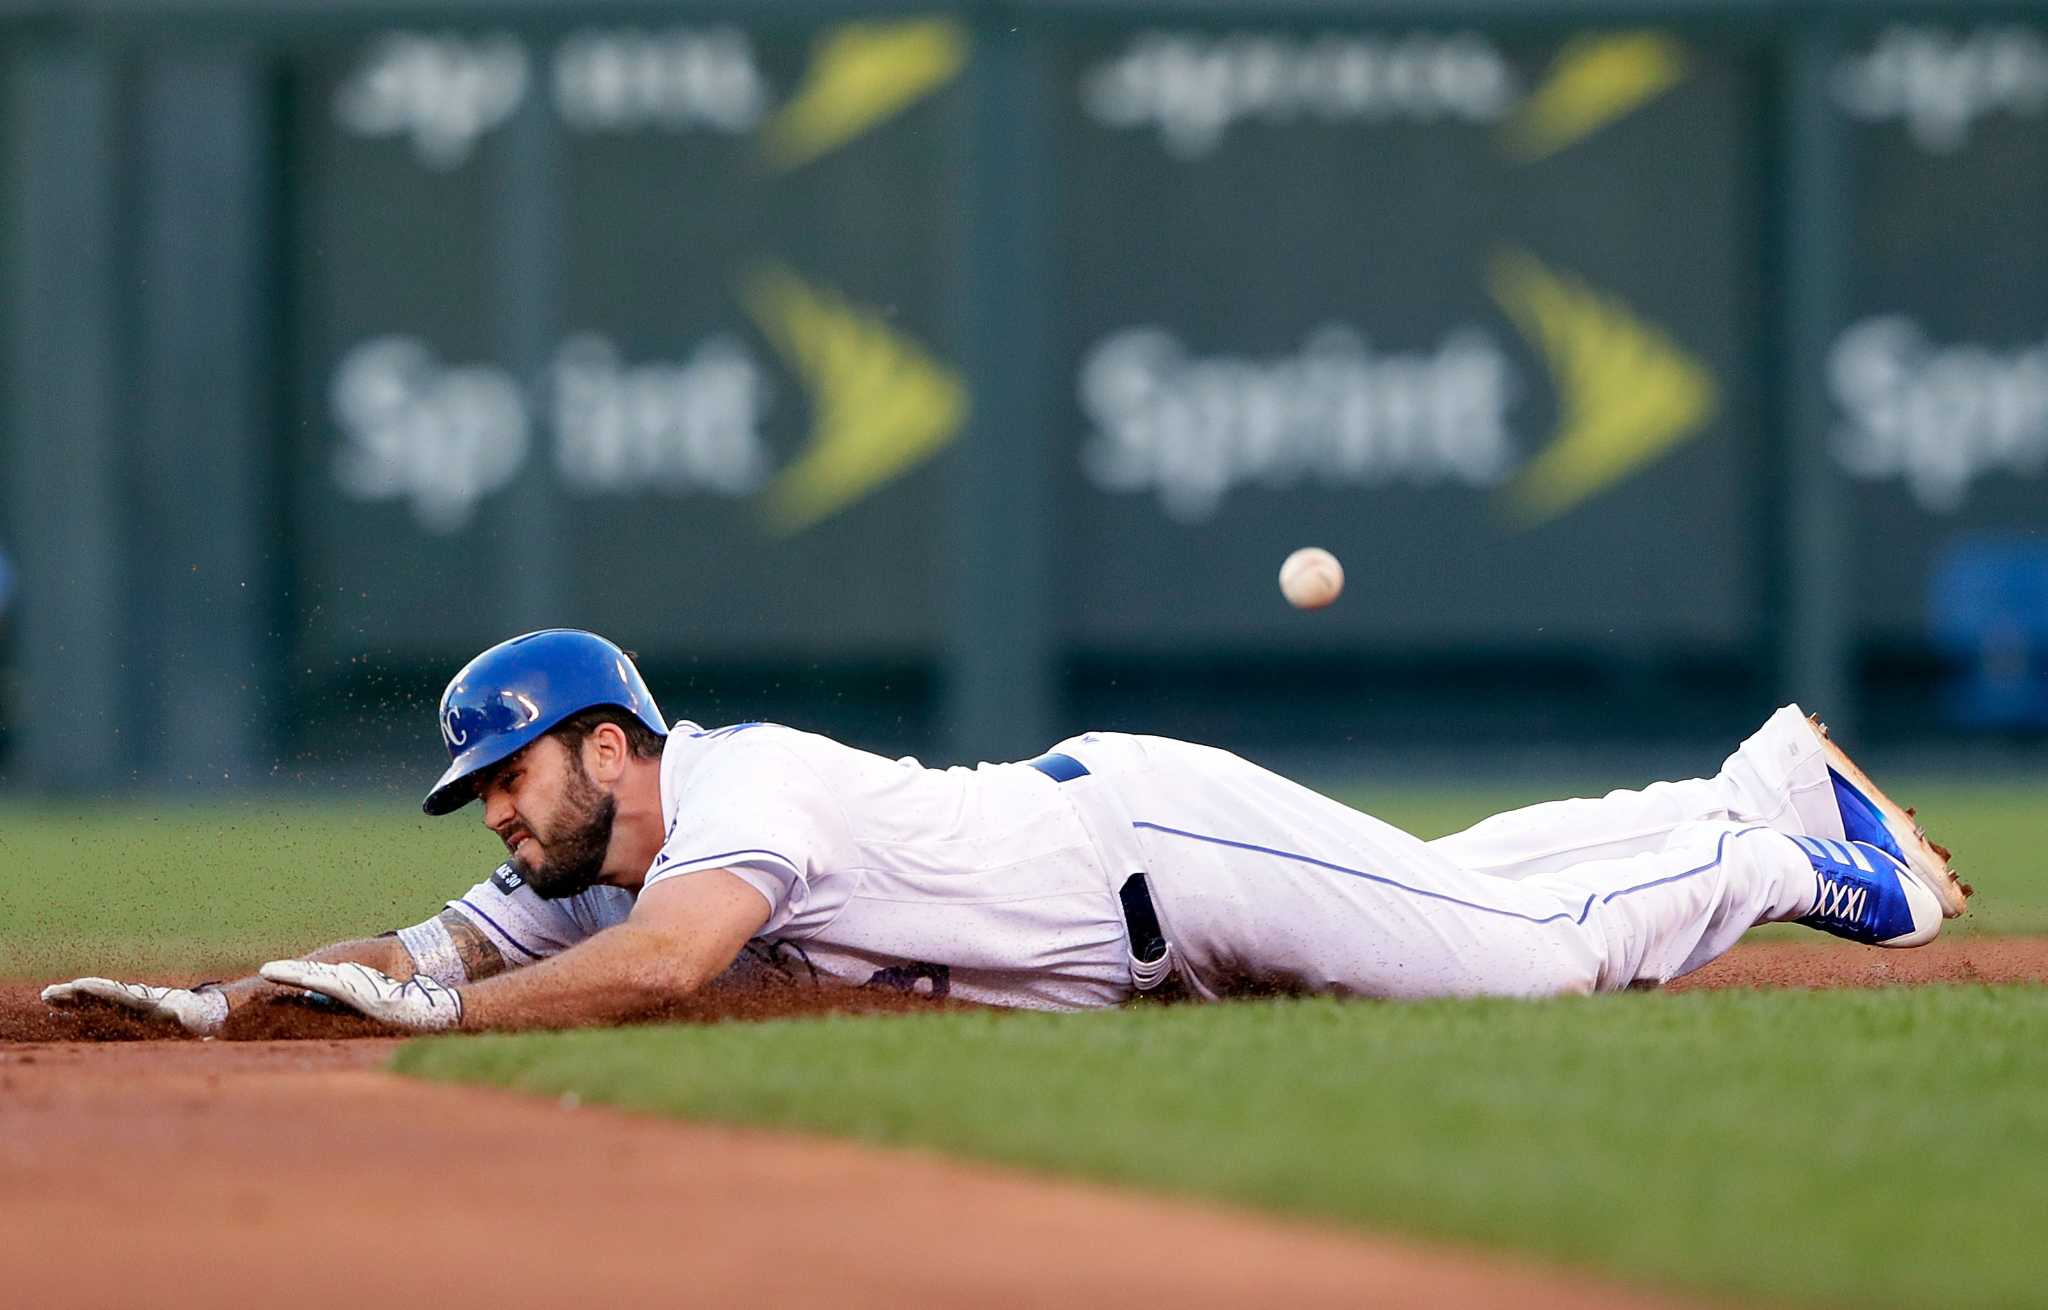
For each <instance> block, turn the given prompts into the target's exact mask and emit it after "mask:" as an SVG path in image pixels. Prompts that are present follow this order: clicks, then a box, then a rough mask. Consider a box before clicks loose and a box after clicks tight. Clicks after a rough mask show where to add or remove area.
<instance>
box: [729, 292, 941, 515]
mask: <svg viewBox="0 0 2048 1310" xmlns="http://www.w3.org/2000/svg"><path fill="white" fill-rule="evenodd" d="M743 295H744V298H745V300H746V303H747V309H748V312H750V313H751V314H752V315H753V317H754V321H755V322H756V323H758V324H760V326H761V330H762V332H764V333H766V334H767V336H768V338H769V340H770V341H772V342H773V343H774V344H775V348H776V349H777V350H778V351H779V352H781V354H782V356H783V357H784V358H785V359H786V360H787V361H788V362H789V365H790V367H791V368H792V369H793V370H794V371H795V372H796V374H797V376H798V378H799V379H801V381H802V382H803V385H804V389H805V390H806V391H807V392H809V394H810V399H811V433H810V438H809V440H808V441H807V442H806V444H805V447H804V450H803V453H802V454H801V455H799V456H798V457H797V459H796V460H795V461H794V462H793V463H791V464H790V465H788V466H787V467H786V468H784V469H783V470H782V472H781V473H779V474H777V475H776V478H775V481H774V482H773V483H771V484H770V485H769V487H768V490H767V493H766V501H765V510H766V513H767V516H768V521H769V525H770V526H771V527H772V528H773V529H774V530H775V531H777V532H781V533H795V532H801V531H803V530H804V529H805V528H808V527H810V526H812V525H813V524H815V523H818V522H819V521H821V520H823V519H826V518H829V517H831V516H832V515H834V514H836V513H838V512H839V511H840V510H842V509H844V508H846V507H847V506H848V505H851V504H852V503H854V502H855V501H857V500H859V499H861V498H862V497H864V496H866V495H869V494H870V493H872V492H873V491H875V490H876V489H877V488H879V487H881V486H882V485H883V484H885V483H887V482H890V481H892V480H893V479H896V478H899V477H902V476H903V475H904V474H905V473H908V472H909V471H910V470H911V469H913V468H916V467H917V466H918V465H919V464H922V463H924V462H925V461H926V460H928V459H930V458H931V457H932V456H934V455H936V454H938V453H939V451H941V450H943V449H945V447H946V446H947V445H948V444H949V443H950V442H952V440H953V439H954V438H955V437H957V436H958V435H959V434H960V429H961V426H962V425H963V424H964V423H965V422H966V421H967V410H968V397H967V387H966V385H965V384H964V383H963V382H962V381H961V380H960V377H959V375H958V374H957V373H955V372H953V371H952V370H951V369H949V368H947V367H946V366H945V365H943V364H941V363H939V362H938V361H937V360H935V359H933V358H932V357H931V356H930V355H928V354H926V353H925V352H924V351H923V350H922V349H921V348H919V347H918V346H917V345H916V344H915V343H913V342H911V341H910V340H908V339H907V338H905V337H903V336H900V335H898V334H897V333H896V332H894V331H893V330H891V329H890V327H889V326H888V324H887V323H885V322H883V321H882V319H881V317H880V316H879V315H877V314H874V313H871V312H869V311H866V310H863V309H860V308H857V307H856V306H854V305H852V304H850V303H848V302H847V301H846V300H844V299H842V298H841V297H839V296H837V295H835V294H833V293H832V292H830V291H826V290H822V289H814V288H812V287H809V286H806V285H805V284H804V283H803V282H802V281H801V280H800V279H799V278H797V276H796V275H795V274H793V273H791V272H789V271H788V270H787V269H782V268H775V267H767V268H763V269H760V270H759V271H757V272H755V273H754V274H753V275H752V276H751V277H749V278H748V279H747V282H746V285H745V287H744V288H743Z"/></svg>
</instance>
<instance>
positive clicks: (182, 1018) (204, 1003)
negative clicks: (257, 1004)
mask: <svg viewBox="0 0 2048 1310" xmlns="http://www.w3.org/2000/svg"><path fill="white" fill-rule="evenodd" d="M43 1000H44V1001H46V1002H48V1003H49V1004H51V1005H75V1004H77V1003H78V1002H80V1001H104V1002H106V1003H107V1004H109V1005H115V1006H119V1007H120V1008H121V1009H124V1010H133V1011H135V1012H136V1013H137V1014H140V1015H143V1016H144V1017H146V1018H150V1019H171V1020H175V1021H176V1022H177V1024H178V1026H179V1027H181V1028H183V1029H184V1030H185V1031H186V1032H188V1033H193V1034H195V1035H197V1036H200V1037H211V1036H213V1035H214V1034H215V1033H217V1032H219V1031H220V1028H221V1025H222V1024H224V1023H226V1022H227V1019H228V998H227V997H225V996H223V995H221V994H220V993H219V992H214V991H205V992H195V991H193V990H191V989H190V988H186V987H151V986H150V985H149V984H148V983H124V982H115V981H114V980H113V979H112V978H74V979H72V980H71V981H70V982H65V983H53V984H51V985H50V986H48V987H45V988H43Z"/></svg>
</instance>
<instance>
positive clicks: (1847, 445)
mask: <svg viewBox="0 0 2048 1310" xmlns="http://www.w3.org/2000/svg"><path fill="white" fill-rule="evenodd" d="M1828 383H1829V386H1830V387H1831V389H1832V390H1833V392H1834V396H1835V400H1836V403H1837V404H1839V405H1840V406H1841V408H1842V413H1843V418H1844V421H1843V422H1842V423H1841V424H1840V425H1839V426H1838V427H1837V428H1836V430H1835V434H1834V451H1835V457H1836V459H1837V460H1838V461H1840V463H1841V466H1842V468H1843V469H1845V470H1846V471H1847V472H1848V473H1849V474H1850V475H1851V476H1853V477H1857V478H1864V479H1869V480H1879V479H1889V478H1897V479H1901V480H1903V481H1904V482H1905V484H1906V486H1907V487H1908V488H1909V489H1910V490H1911V492H1912V494H1913V498H1914V500H1916V501H1918V502H1919V503H1920V505H1921V506H1922V507H1923V508H1925V509H1927V510H1930V511H1932V512H1934V513H1938V514H1940V513H1951V512H1953V511H1954V510H1956V509H1957V508H1958V507H1959V506H1961V505H1962V503H1963V499H1964V496H1965V494H1966V493H1967V492H1968V490H1969V487H1970V484H1971V483H1972V482H1974V481H1975V480H1977V479H1978V478H1980V477H1984V476H1987V475H1990V474H1994V473H2011V474H2017V475H2020V476H2024V477H2033V476H2038V475H2040V474H2041V472H2042V471H2043V469H2044V468H2048V340H2043V341H2042V342H2040V343H2038V344H2036V345H2029V346H2021V347H2019V348H2017V349H2013V350H1996V349H1993V348H1991V347H1989V346H1982V345H1975V344H1968V343H1965V344H1961V345H1954V346H1935V345H1933V344H1931V343H1930V342H1929V341H1928V339H1927V335H1926V333H1925V332H1923V331H1922V330H1921V328H1920V326H1919V325H1918V324H1916V323H1914V322H1913V321H1912V320H1911V319H1909V318H1904V317H1901V316H1897V315H1891V316H1886V317H1881V318H1870V319H1865V320H1863V321H1862V322H1860V323H1857V324H1854V325H1853V326H1851V327H1850V328H1849V329H1848V331H1846V332H1844V333H1843V334H1842V335H1841V337H1840V338H1839V339H1837V340H1836V342H1835V347H1834V350H1833V351H1832V352H1831V353H1830V356H1829V360H1828Z"/></svg>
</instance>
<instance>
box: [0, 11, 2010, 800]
mask: <svg viewBox="0 0 2048 1310" xmlns="http://www.w3.org/2000/svg"><path fill="white" fill-rule="evenodd" d="M7 12H8V14H9V15H10V18H9V19H8V20H7V21H9V22H10V23H11V26H10V28H9V37H8V46H9V51H10V59H9V79H8V80H9V98H8V113H7V123H8V129H9V133H10V140H11V149H10V152H9V155H8V160H7V167H8V176H7V178H6V194H7V197H8V201H9V206H10V211H11V212H10V218H11V222H10V224H9V229H8V232H9V236H8V247H7V263H6V269H5V278H6V282H5V285H6V286H7V288H8V291H9V297H8V298H9V303H10V305H11V307H12V310H13V312H12V313H11V315H10V316H9V319H8V321H7V323H6V325H5V334H6V345H7V349H8V357H9V359H10V361H11V367H10V369H9V374H8V385H7V391H6V395H5V403H6V406H7V408H8V411H9V413H8V422H7V423H6V424H5V432H4V434H0V442H4V444H0V475H4V477H5V482H6V495H5V497H4V504H0V550H5V551H7V552H8V553H9V555H10V556H11V557H12V558H13V559H14V561H15V564H16V568H15V573H16V575H17V576H16V585H15V586H14V587H13V588H12V591H13V599H12V602H11V614H9V615H8V616H7V618H6V619H5V620H4V621H5V622H6V623H7V625H8V630H7V636H6V640H7V642H8V643H9V645H8V650H9V663H10V665H11V668H10V669H9V672H8V674H7V684H6V686H7V692H6V694H7V701H6V709H5V722H6V725H7V733H6V745H5V747H4V749H5V751H6V754H5V756H4V757H0V767H4V768H5V769H6V770H7V772H8V776H10V777H13V778H15V779H18V780H25V781H28V782H32V783H47V784H56V785H65V784H93V783H97V782H100V781H103V780H104V779H106V778H107V777H108V776H110V775H111V776H115V777H129V778H134V779H135V780H138V781H143V782H165V781H169V782H195V783H196V782H216V781H220V780H226V781H230V782H233V781H241V780H247V779H252V778H254V779H260V778H262V777H265V776H267V774H268V772H269V770H270V769H271V766H272V765H273V764H274V763H275V762H277V761H279V760H281V759H282V760H293V759H300V758H303V757H305V756H307V755H308V754H319V753H322V752H329V753H331V752H334V751H338V750H341V749H343V748H344V747H345V746H347V745H352V744H354V745H360V744H374V742H375V740H376V739H377V738H378V736H379V734H380V733H381V732H382V729H381V728H380V727H378V726H376V725H379V724H382V723H383V722H384V720H385V719H386V718H387V716H392V715H396V716H399V718H400V719H404V718H405V717H406V716H411V717H412V718H417V717H418V713H419V703H420V699H421V697H422V696H423V695H424V696H428V697H430V696H431V694H432V693H433V691H434V690H435V688H437V686H438V682H439V680H440V678H442V677H445V674H446V672H447V671H449V670H450V669H451V668H452V666H453V665H454V664H455V663H458V662H459V661H460V660H461V659H462V658H464V657H465V656H466V655H467V654H469V653H471V652H473V651H474V650H475V649H476V648H478V647H480V646H481V645H483V644H486V643H488V642H490V641H492V640H495V639H497V638H499V637H501V636H503V635H507V634H509V633H511V632H514V631H519V630H523V629H525V628H527V627H532V626H539V625H543V624H551V623H569V624H578V625H585V626H592V627H597V628H600V629H603V630H605V631H607V632H610V633H612V634H614V635H616V636H617V637H619V638H620V639H621V640H622V641H623V642H624V643H625V644H627V645H629V646H632V647H634V648H636V649H637V650H638V651H640V652H641V653H642V654H643V656H644V657H645V658H646V661H647V663H648V664H649V665H650V668H651V670H653V671H655V672H657V674H658V676H657V679H656V680H657V685H662V684H663V683H664V682H665V683H666V684H667V686H668V687H672V688H676V689H677V690H676V692H674V693H672V694H671V697H670V699H671V705H670V709H671V711H672V712H674V713H678V714H681V713H690V714H692V715H694V716H696V717H701V718H706V719H713V718H719V717H722V715H721V713H720V711H721V710H722V709H723V708H725V707H727V706H728V705H729V706H730V707H731V708H732V709H733V710H734V711H735V713H734V715H733V716H734V717H738V716H739V714H740V713H756V712H761V711H762V709H763V708H764V707H766V708H767V710H768V712H775V707H777V706H783V705H791V704H792V703H793V705H794V707H795V708H794V712H792V713H789V714H788V715H787V717H792V718H794V717H800V716H803V715H808V716H809V718H810V719H811V720H812V721H818V722H821V723H822V724H823V725H824V726H828V727H833V728H835V729H838V730H842V731H849V732H853V733H855V734H856V735H860V736H863V737H864V738H867V739H872V740H876V741H878V742H882V741H887V742H894V743H898V744H907V745H924V746H928V747H930V748H936V749H940V750H945V749H947V748H951V749H954V750H957V751H958V752H959V753H961V754H965V755H969V756H986V757H1001V756H1004V755H1015V754H1025V753H1029V752H1030V751H1032V750H1035V749H1036V748H1037V747H1038V746H1040V745H1042V744H1043V742H1044V741H1045V740H1047V739H1048V738H1050V737H1053V736H1056V735H1058V734H1059V733H1061V732H1064V731H1066V730H1068V729H1070V728H1073V727H1077V726H1080V725H1081V724H1082V723H1083V722H1089V723H1107V722H1115V721H1116V720H1118V719H1120V718H1124V717H1129V718H1133V719H1136V720H1138V722H1137V723H1133V724H1129V725H1126V724H1123V723H1117V725H1116V726H1139V723H1142V725H1143V726H1153V727H1159V728H1162V729H1164V730H1169V731H1179V732H1185V733H1189V734H1191V735H1202V736H1209V737H1214V738H1218V739H1223V740H1230V741H1233V742H1245V743H1252V742H1259V743H1263V742H1266V741H1281V742H1286V741H1304V742H1312V743H1322V744H1341V742H1342V740H1343V739H1344V738H1345V737H1347V736H1350V735H1355V734H1360V733H1363V734H1371V735H1375V736H1378V737H1380V738H1384V739H1390V740H1399V739H1400V738H1401V737H1402V735H1403V734H1410V735H1415V736H1418V737H1420V736H1431V737H1440V736H1441V735H1442V734H1443V732H1444V731H1445V730H1446V728H1449V729H1451V730H1454V731H1456V732H1458V733H1461V734H1467V735H1469V736H1471V737H1473V738H1475V739H1477V740H1479V741H1481V742H1484V741H1485V740H1487V739H1489V738H1494V739H1509V738H1518V737H1521V736H1525V735H1528V734H1530V733H1535V732H1542V733H1545V734H1552V735H1563V736H1566V737H1574V736H1603V735H1604V736H1612V735H1616V734H1621V735H1627V734H1629V733H1632V732H1641V731H1643V730H1644V725H1646V724H1647V725H1650V727H1651V728H1653V729H1656V730H1688V729H1690V728H1692V727H1694V726H1699V727H1701V728H1702V729H1705V728H1706V727H1707V726H1708V725H1710V724H1725V722H1726V720H1727V717H1728V716H1729V715H1732V714H1739V715H1744V716H1747V715H1749V714H1750V713H1751V712H1752V711H1753V710H1754V708H1755V707H1757V706H1759V705H1763V704H1768V703H1770V702H1771V701H1774V700H1780V699H1790V698H1798V699H1801V700H1803V701H1805V702H1807V703H1809V704H1814V705H1818V706H1823V707H1827V709H1828V711H1829V713H1830V714H1831V716H1832V717H1833V718H1834V719H1835V720H1836V721H1837V722H1838V724H1844V725H1847V726H1850V727H1851V728H1852V729H1853V728H1854V727H1855V726H1859V724H1860V725H1867V726H1868V728H1869V729H1870V730H1872V731H1874V732H1878V733H1881V734H1882V733H1885V732H1890V733H1893V734H1895V735H1911V736H1916V737H1923V738H1926V737H1949V736H1958V735H1961V736H1967V735H1969V734H1982V733H1992V734H1998V735H2008V734H2014V733H2017V734H2021V735H2028V734H2034V733H2038V732H2039V731H2040V730H2041V729H2042V727H2043V726H2044V725H2048V534H2044V533H2043V528H2044V526H2048V313H2044V310H2043V308H2042V307H2043V306H2044V305H2048V11H2043V10H2041V9H2038V8H2035V7H2032V6H2012V5H2007V6H1984V7H1974V8H1973V7H1967V6H1943V7H1942V8H1941V10H1940V16H1939V17H1938V18H1933V17H1928V16H1926V15H1925V14H1924V13H1920V12H1916V11H1914V10H1912V9H1909V8H1901V7H1894V6H1887V5H1882V4H1834V5H1825V4H1816V5H1799V6H1793V5H1784V4H1774V3H1765V2H1763V0H1751V2H1749V3H1740V2H1738V0H1727V2H1726V3H1704V2H1701V3H1671V4H1652V3H1636V4H1622V3H1609V4H1600V5H1557V6H1555V7H1551V8H1543V9H1539V8H1537V7H1533V6H1528V5H1519V4H1514V5H1511V4H1504V3H1503V4H1489V3H1483V2H1465V3H1448V2H1446V3H1439V4H1432V5H1424V4H1403V3H1372V2H1370V0H1359V2H1358V3H1351V4H1345V3H1337V2H1336V0H1331V2H1328V3H1316V4H1306V3H1304V4H1297V5H1293V6H1286V5H1271V4H1266V5H1254V4H1248V3H1247V4H1238V3H1216V2H1212V3H1204V4H1199V5H1194V4H1190V5H1181V6H1174V5H1151V4H1138V3H1109V2H1107V0H1101V2H1097V3H1065V4H1052V3H1012V4H1006V5H993V4H973V3H957V4H952V5H943V4H942V5H934V6H930V7H927V8H923V9H918V10H897V9H891V8H887V7H882V6H867V5H862V6H854V5H845V4H824V3H819V4H808V5H785V6H776V7H774V8H772V9H768V8H765V7H761V6H741V5H730V4H728V5H716V4H701V3H679V4H671V5H660V6H655V5H637V6H628V5H579V6H574V7H568V6H551V5H544V4H524V3H511V2H509V0H508V2H505V3H499V4H485V3H468V4H444V5H441V6H439V7H433V8H428V7H422V8H419V9H417V10H415V9H412V8H409V7H407V6H402V5H370V4H348V3H339V4H336V3H330V4H326V5H322V6H319V7H317V8H315V7H312V6H303V5H287V4H271V5H262V4H241V3H179V4H169V3H159V4H142V3H127V4H122V3H100V4H95V5H90V6H87V5H70V4H45V5H27V6H16V7H12V8H10V9H9V10H8V11H7ZM1307 542H1315V543H1319V544H1322V545H1326V546H1328V547H1330V548H1331V549H1333V550H1335V551H1336V552H1337V553H1338V554H1339V555H1340V556H1341V557H1343V558H1344V559H1345V560H1346V562H1347V564H1348V565H1349V567H1350V570H1351V580H1352V581H1351V589H1350V592H1349V594H1347V596H1346V597H1345V598H1344V600H1343V601H1342V602H1341V603H1340V604H1339V605H1338V606H1337V607H1335V608H1333V609H1332V610H1329V611H1327V612H1324V613H1320V614H1316V615H1302V614H1297V613H1293V612H1291V611H1289V610H1287V609H1286V607H1285V606H1284V605H1283V604H1282V603H1281V602H1280V600H1279V598H1278V595H1277V592H1276V590H1275V588H1274V585H1273V574H1274V572H1275V570H1276V569H1277V566H1278V563H1279V561H1280V559H1281V558H1282V557H1283V556H1284V555H1285V554H1286V553H1287V551H1288V550H1290V549H1292V548H1293V547H1294V546H1296V545H1299V544H1304V543H1307ZM678 694H679V695H681V696H683V697H685V698H688V699H689V701H690V703H688V704H681V705H679V704H676V703H674V702H675V700H676V696H677V695H678ZM1333 707H1336V708H1335V709H1333ZM1337 723H1341V725H1342V726H1341V727H1339V726H1333V724H1337ZM1722 730H1723V731H1725V728H1724V729H1722Z"/></svg>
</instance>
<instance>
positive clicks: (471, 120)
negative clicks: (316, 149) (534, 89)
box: [334, 32, 527, 170]
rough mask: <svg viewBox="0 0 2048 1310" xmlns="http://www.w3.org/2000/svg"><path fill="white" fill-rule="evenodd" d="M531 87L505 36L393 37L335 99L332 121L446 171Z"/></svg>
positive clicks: (379, 43)
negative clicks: (403, 145)
mask: <svg viewBox="0 0 2048 1310" xmlns="http://www.w3.org/2000/svg"><path fill="white" fill-rule="evenodd" d="M526 82H527V67H526V50H525V47H523V46H521V45H520V43H519V41H518V40H517V38H515V37H513V36H511V35H509V34H507V33H503V32H494V33H490V34H487V35H484V36H478V37H463V36H427V35H422V34H419V33H414V32H388V33H385V34H384V35H382V36H380V37H378V38H377V39H376V40H375V41H374V42H372V43H371V46H370V50H369V53H368V54H367V55H366V56H365V57H364V58H363V61H362V63H361V64H359V65H358V66H357V67H356V69H355V71H354V72H353V73H351V74H350V75H349V77H348V78H347V79H346V80H345V81H344V82H343V83H342V84H341V88H340V89H339V90H338V91H337V92H336V93H335V97H334V118H335V121H336V122H337V123H339V124H340V125H341V126H342V127H343V128H344V129H345V130H347V131H349V132H352V133H354V134H356V135H358V136H367V137H404V138H407V139H408V140H410V141H411V142H412V146H413V151H414V153H415V154H417V155H418V156H419V160H420V162H421V163H422V164H425V165H426V166H427V167H428V168H432V169H439V170H446V169H451V168H454V167H456V166H457V165H459V164H461V163H462V162H463V161H464V160H466V159H468V158H469V156H470V152H471V151H472V150H474V149H475V147H476V143H477V140H478V138H480V137H482V136H483V135H484V133H486V132H488V131H490V130H491V129H492V128H494V127H496V126H498V125H499V124H500V123H503V122H504V121H505V120H506V119H508V118H510V117H511V116H512V113H513V111H514V110H516V109H517V108H518V107H519V102H520V100H521V99H522V98H524V97H525V95H526Z"/></svg>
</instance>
